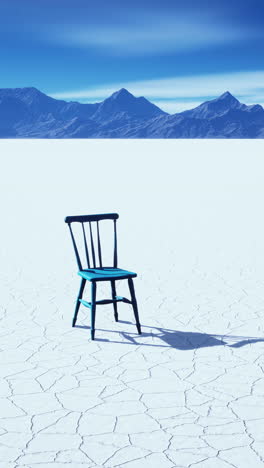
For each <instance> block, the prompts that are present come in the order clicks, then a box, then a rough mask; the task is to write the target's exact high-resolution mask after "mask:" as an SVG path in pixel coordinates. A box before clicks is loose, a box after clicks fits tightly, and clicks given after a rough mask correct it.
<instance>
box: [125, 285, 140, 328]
mask: <svg viewBox="0 0 264 468" xmlns="http://www.w3.org/2000/svg"><path fill="white" fill-rule="evenodd" d="M128 286H129V290H130V294H131V300H132V307H133V310H134V315H135V319H136V325H137V331H138V334H139V335H141V325H140V323H139V316H138V307H137V300H136V295H135V289H134V283H133V279H132V278H129V279H128Z"/></svg>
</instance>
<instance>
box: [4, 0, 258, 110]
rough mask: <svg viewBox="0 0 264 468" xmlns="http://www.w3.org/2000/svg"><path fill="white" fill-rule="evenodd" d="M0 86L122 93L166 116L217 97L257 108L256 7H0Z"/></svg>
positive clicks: (68, 94)
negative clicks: (139, 98)
mask: <svg viewBox="0 0 264 468" xmlns="http://www.w3.org/2000/svg"><path fill="white" fill-rule="evenodd" d="M0 23H1V28H0V57H1V74H0V87H2V88H6V87H24V86H35V87H36V88H38V89H40V90H41V91H43V92H45V93H46V94H49V95H52V96H54V97H57V98H63V99H66V100H78V101H81V102H95V101H100V100H102V99H104V98H105V97H107V96H109V94H111V93H112V92H114V91H116V90H117V89H119V88H121V87H125V88H127V89H128V90H129V91H131V92H132V93H133V94H135V95H136V96H141V95H144V96H145V97H147V98H148V99H150V100H151V101H152V102H155V103H156V104H158V105H159V106H160V107H161V108H163V109H164V110H167V111H168V112H176V111H180V110H182V109H186V108H191V107H194V106H196V105H198V104H199V103H201V102H203V101H204V100H206V99H211V98H214V97H216V96H218V95H220V94H222V93H223V92H225V91H226V90H229V91H230V92H232V93H233V94H234V95H235V96H236V97H238V98H239V99H240V100H241V101H242V102H245V103H247V104H251V103H260V104H262V105H263V103H264V63H263V62H264V53H263V50H264V2H263V0H261V1H260V0H255V1H254V0H251V1H249V0H240V1H237V0H228V1H227V0H221V1H213V0H212V1H210V2H209V1H205V0H199V1H198V0H195V1H194V0H184V1H182V0H179V1H177V0H173V1H170V0H162V1H161V0H158V1H157V0H151V1H149V0H147V1H143V0H141V1H138V0H134V1H133V2H132V1H130V0H126V1H124V0H123V1H119V0H118V1H117V0H111V1H106V0H104V1H102V0H97V1H87V0H86V1H84V0H74V1H73V0H71V1H70V0H34V1H32V0H31V1H29V0H23V1H22V0H13V1H10V0H9V2H7V1H6V0H1V4H0Z"/></svg>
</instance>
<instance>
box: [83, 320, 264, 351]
mask: <svg viewBox="0 0 264 468" xmlns="http://www.w3.org/2000/svg"><path fill="white" fill-rule="evenodd" d="M119 322H120V323H125V324H128V325H133V326H135V324H134V323H132V322H129V321H126V320H119ZM141 326H142V328H143V329H144V328H145V329H146V328H147V329H150V332H144V330H143V331H142V334H141V335H138V334H137V333H136V332H135V333H129V332H120V331H119V330H116V331H114V330H106V329H103V328H98V329H97V330H98V331H104V332H108V333H109V332H110V333H117V334H118V335H119V336H120V335H121V336H122V337H123V338H124V340H121V341H120V340H115V339H114V340H111V339H108V338H96V336H95V341H100V342H101V341H102V342H109V343H119V344H131V345H135V346H151V347H155V348H156V347H159V348H164V347H165V348H168V347H169V348H175V349H179V350H181V351H184V350H186V351H188V350H192V349H198V348H210V347H213V346H228V347H230V348H241V347H242V346H246V345H249V344H253V343H258V342H264V338H256V337H245V336H234V335H218V334H209V333H202V332H183V331H180V330H172V329H169V328H162V327H151V326H148V325H141ZM75 328H82V329H90V327H89V326H86V325H75ZM152 330H153V331H154V333H153V332H152ZM149 337H150V338H152V340H153V342H152V343H144V341H143V340H144V339H145V338H149ZM157 338H158V339H159V340H161V342H163V343H164V344H162V343H157ZM154 340H155V342H154ZM230 342H231V344H230ZM232 342H234V343H232Z"/></svg>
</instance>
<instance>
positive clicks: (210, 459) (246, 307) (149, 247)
mask: <svg viewBox="0 0 264 468" xmlns="http://www.w3.org/2000/svg"><path fill="white" fill-rule="evenodd" d="M260 143H261V142H259V143H258V142H243V148H245V149H246V151H245V152H244V153H243V152H242V142H239V141H237V142H235V141H234V142H217V143H214V142H209V141H207V142H195V149H196V154H195V156H193V154H192V153H193V147H192V142H191V141H189V142H166V143H165V142H161V143H157V142H155V145H154V143H152V142H143V143H142V142H129V145H128V143H127V142H126V141H123V142H111V145H110V147H109V146H106V143H104V142H100V144H99V143H98V142H78V141H76V142H73V141H68V142H54V141H53V142H48V141H47V142H40V141H23V142H22V141H21V142H12V141H8V142H1V146H2V154H4V153H5V154H7V155H8V156H9V157H8V158H7V160H6V161H5V165H6V178H5V180H4V181H3V186H2V187H3V196H2V200H3V199H4V200H5V205H4V206H3V207H2V216H3V217H4V219H5V224H4V226H3V230H2V245H3V248H2V250H1V252H0V254H1V265H2V269H1V321H0V335H1V344H0V349H1V353H0V359H1V366H0V376H1V380H0V442H1V445H0V468H20V467H21V468H22V467H24V468H37V467H38V468H49V467H51V468H64V467H66V466H71V467H73V468H84V467H97V468H112V467H119V468H153V467H154V468H155V467H158V468H160V467H162V468H163V467H164V468H167V467H168V468H178V467H179V468H189V467H196V468H197V467H198V468H228V467H235V468H248V467H249V466H253V467H254V468H258V467H260V466H263V465H264V462H263V459H264V451H263V442H264V436H263V427H264V403H263V391H264V375H263V369H264V359H263V355H264V330H263V311H264V295H263V289H264V288H263V286H264V283H263V271H264V256H263V255H262V243H263V242H262V240H263V234H264V232H263V231H264V226H263V223H262V220H261V216H260V213H261V210H262V206H261V204H262V199H263V191H264V189H263V183H262V178H261V174H263V169H264V167H263V166H264V163H263V162H262V154H261V153H262V145H263V144H260ZM107 145H109V142H108V143H107ZM159 145H160V151H162V154H163V156H162V162H161V160H160V157H159V154H158V153H157V151H158V150H157V148H159ZM164 145H166V152H164V148H165V146H164ZM253 145H254V148H253ZM146 147H147V148H148V150H149V152H150V153H152V155H153V156H152V162H151V161H150V159H149V158H150V157H149V156H148V155H146V153H145V149H146ZM221 148H222V149H221ZM58 150H59V151H62V150H63V151H62V153H61V154H60V153H58ZM124 150H125V152H126V157H127V161H128V160H129V161H131V160H133V163H134V165H133V166H130V176H131V177H130V179H129V180H128V179H127V178H125V177H124V176H125V174H127V166H126V164H125V163H124ZM16 151H19V158H18V157H17V156H16ZM104 151H107V158H106V157H105V156H104V154H103V153H104ZM155 151H156V152H155ZM109 152H110V156H111V157H110V156H109ZM92 153H93V154H97V155H98V156H100V160H99V159H98V160H95V159H92V160H91V157H89V154H92ZM130 153H131V154H130ZM21 154H22V156H21ZM58 154H60V155H59V156H58ZM73 154H74V160H73ZM77 154H78V156H76V155H77ZM183 154H184V158H183V156H182V155H183ZM212 154H213V155H214V156H212ZM236 154H237V156H234V155H236ZM252 154H254V156H252ZM248 155H250V157H249V156H248ZM56 158H57V159H56ZM144 158H145V159H144ZM144 160H145V163H144ZM77 162H78V163H79V165H81V166H82V167H84V168H86V170H91V168H93V170H94V171H95V172H96V173H99V172H100V171H101V172H102V168H104V170H103V172H102V179H103V180H102V187H104V188H105V191H107V193H108V199H107V202H106V201H105V199H104V196H103V194H104V191H103V190H102V191H101V192H100V193H99V194H98V190H97V189H98V186H97V182H90V183H91V184H92V187H91V190H92V191H94V193H96V197H97V199H96V201H92V202H91V195H90V194H89V198H87V187H86V186H85V183H84V182H85V178H84V176H83V175H81V177H82V184H81V186H80V185H78V184H77V175H79V172H78V171H77V166H78V164H77ZM144 164H145V165H144ZM151 164H152V166H151ZM14 167H15V168H17V173H15V174H14V171H11V169H13V168H14ZM139 167H140V172H139V170H138V168H139ZM150 167H152V172H151V176H150V173H149V168H150ZM190 167H191V168H192V171H191V173H190ZM238 167H239V169H240V170H239V171H238V170H237V168H238ZM116 171H117V172H118V174H119V183H118V186H117V187H113V182H112V181H113V177H114V176H115V175H117V172H116ZM62 173H63V177H62ZM39 174H41V177H40V176H39ZM21 175H23V177H21ZM74 175H75V176H76V179H75V180H73V179H74V177H73V176H74ZM146 177H147V178H148V180H147V183H146ZM135 180H136V182H137V195H136V197H135V195H134V194H133V196H132V195H129V193H133V188H134V183H135V182H134V181H135ZM157 187H158V190H157ZM120 192H121V193H122V194H123V196H122V200H120ZM126 193H127V194H128V195H126ZM32 194H34V196H32ZM91 203H92V204H91ZM103 211H109V212H110V211H118V212H119V213H120V221H119V230H118V233H119V249H120V250H119V251H120V266H124V267H129V268H131V269H132V270H133V269H134V270H135V271H138V273H139V276H138V278H137V279H136V280H135V287H136V293H137V297H138V303H139V311H140V319H141V322H142V330H143V334H142V335H141V336H138V335H137V333H136V328H135V325H134V318H133V314H132V311H131V308H130V306H128V305H125V304H121V305H119V314H120V322H119V323H115V322H114V320H113V311H112V308H111V306H104V307H102V308H99V307H98V311H97V322H96V325H97V330H96V340H95V341H94V342H91V341H90V338H89V317H88V312H87V309H85V308H81V310H80V314H79V318H78V322H77V327H76V328H74V329H72V328H71V326H70V325H71V317H72V312H73V307H74V298H75V296H76V294H77V290H78V277H77V275H76V274H75V271H76V267H75V265H74V263H73V252H72V250H71V245H70V239H69V236H68V232H67V231H66V226H65V225H64V224H63V218H64V216H65V215H66V214H75V213H81V212H83V213H85V212H103ZM14 213H15V215H14ZM157 214H158V215H159V216H158V217H157ZM161 214H162V216H161V219H160V215H161ZM136 218H139V225H138V226H136V225H135V219H136ZM150 233H151V235H150ZM15 241H16V242H15ZM127 245H129V246H130V247H129V248H127ZM7 246H8V249H7V248H6V247H7ZM98 289H99V294H100V295H101V296H102V297H106V296H108V294H109V291H108V287H107V285H101V287H100V288H98ZM118 291H119V292H120V294H123V293H124V295H126V294H127V289H126V286H125V285H124V284H123V283H122V282H119V283H118ZM88 293H89V291H87V297H88Z"/></svg>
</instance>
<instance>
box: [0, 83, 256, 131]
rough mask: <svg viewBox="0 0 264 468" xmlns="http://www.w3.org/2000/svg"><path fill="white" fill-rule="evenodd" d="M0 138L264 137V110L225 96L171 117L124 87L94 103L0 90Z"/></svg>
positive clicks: (27, 91) (34, 91)
mask: <svg viewBox="0 0 264 468" xmlns="http://www.w3.org/2000/svg"><path fill="white" fill-rule="evenodd" d="M0 138H264V109H263V107H262V106H260V105H259V104H256V105H251V106H247V105H246V104H242V103H240V102H239V101H238V100H237V99H236V98H235V97H234V96H232V94H230V93H229V92H228V91H227V92H225V93H224V94H222V95H221V96H220V97H218V98H217V99H213V100H210V101H206V102H204V103H203V104H200V105H199V106H198V107H195V108H194V109H191V110H187V111H184V112H180V113H177V114H172V115H170V114H168V113H166V112H164V111H162V110H161V109H160V108H159V107H157V106H155V105H154V104H152V103H151V102H150V101H148V100H147V99H145V98H144V97H135V96H133V94H131V93H130V92H128V91H127V90H126V89H124V88H122V89H120V90H119V91H116V92H115V93H113V94H112V95H111V96H110V97H109V98H107V99H105V100H104V101H102V102H100V103H94V104H82V103H79V102H66V101H62V100H58V99H54V98H52V97H49V96H47V95H46V94H44V93H42V92H41V91H39V90H38V89H36V88H6V89H0Z"/></svg>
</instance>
